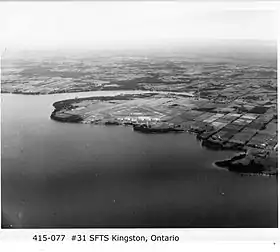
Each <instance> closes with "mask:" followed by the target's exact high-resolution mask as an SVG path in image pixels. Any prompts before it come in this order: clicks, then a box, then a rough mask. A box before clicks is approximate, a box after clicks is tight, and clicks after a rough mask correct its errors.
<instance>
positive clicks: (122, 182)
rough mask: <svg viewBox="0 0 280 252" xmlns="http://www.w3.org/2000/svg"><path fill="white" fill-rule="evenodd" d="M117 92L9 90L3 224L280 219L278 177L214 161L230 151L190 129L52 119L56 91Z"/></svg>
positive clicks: (219, 223) (229, 223) (236, 223)
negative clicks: (205, 143) (214, 147)
mask: <svg viewBox="0 0 280 252" xmlns="http://www.w3.org/2000/svg"><path fill="white" fill-rule="evenodd" d="M110 93H111V92H90V93H82V94H55V95H42V96H31V95H14V94H2V95H1V102H2V103H1V112H2V114H1V117H2V118H1V134H2V136H1V179H2V183H1V185H2V190H1V193H2V218H3V220H2V224H3V225H5V226H6V225H12V226H13V227H17V228H30V227H32V228H37V227H40V228H64V227H67V228H70V227H87V228H90V227H213V228H214V227H277V223H278V219H277V215H278V209H277V206H278V202H277V178H276V177H256V176H253V177H247V176H241V175H239V174H236V173H232V172H228V171H227V170H226V169H220V168H217V167H215V166H213V165H212V164H213V162H214V161H216V160H220V159H224V158H227V157H229V156H231V155H232V154H233V152H231V151H211V150H208V149H205V148H202V147H201V146H200V143H199V142H198V141H197V140H196V138H195V136H194V135H191V134H188V133H182V134H173V133H170V134H142V133H138V132H133V130H132V129H131V128H130V127H123V126H107V127H106V126H96V125H85V124H68V123H60V122H56V121H53V120H51V119H50V114H51V112H52V110H53V107H52V103H53V102H55V101H59V100H62V99H66V98H74V97H76V96H77V95H78V96H79V97H82V96H89V95H93V94H95V95H104V94H106V95H108V94H110ZM117 93H118V92H117Z"/></svg>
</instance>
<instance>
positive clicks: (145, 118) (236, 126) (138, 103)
mask: <svg viewBox="0 0 280 252" xmlns="http://www.w3.org/2000/svg"><path fill="white" fill-rule="evenodd" d="M247 103H248V102H247ZM53 106H54V108H55V110H54V111H53V112H52V114H51V118H52V119H53V120H57V121H61V122H68V123H84V124H99V125H108V126H109V125H124V126H131V127H132V128H133V130H134V131H136V132H140V133H150V134H151V133H168V132H173V133H183V132H191V133H195V134H197V138H198V139H199V140H201V141H202V145H203V146H206V147H207V148H212V149H231V150H236V151H239V152H240V151H242V153H243V154H242V155H237V156H235V157H233V158H232V159H230V160H225V161H217V162H216V165H218V166H221V167H226V168H228V169H229V170H230V171H235V172H240V173H258V174H267V175H276V174H277V171H278V168H277V154H278V148H277V146H278V145H277V110H276V108H275V107H273V106H271V105H266V104H264V105H262V106H260V105H258V104H256V103H254V104H250V105H249V104H247V106H246V107H245V106H244V104H241V103H240V98H239V99H235V100H232V101H231V102H218V101H213V100H212V101H211V100H209V99H205V98H201V97H199V96H198V95H197V94H189V95H187V94H180V93H169V92H161V93H157V92H151V93H139V94H128V93H127V94H119V95H116V96H103V97H87V98H75V99H70V100H64V101H59V102H55V103H54V104H53Z"/></svg>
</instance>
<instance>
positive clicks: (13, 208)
mask: <svg viewBox="0 0 280 252" xmlns="http://www.w3.org/2000/svg"><path fill="white" fill-rule="evenodd" d="M30 4H31V3H22V4H19V3H17V4H15V3H9V4H6V5H5V10H6V11H4V12H3V14H4V15H2V14H1V17H0V23H1V26H0V36H1V42H0V50H1V227H2V228H3V229H25V228H40V229H44V228H277V227H278V116H277V115H278V113H277V27H276V22H277V21H276V20H277V14H276V12H275V11H274V10H273V9H260V8H253V7H252V8H248V7H247V8H229V6H226V5H212V7H211V8H206V7H205V8H204V7H203V6H202V5H201V4H200V5H199V4H194V3H192V4H191V3H190V2H144V3H141V2H137V1H136V2H131V3H128V2H107V1H105V2H104V3H102V2H84V3H80V4H77V3H75V2H60V3H52V2H49V3H48V2H45V3H37V4H36V3H32V6H33V7H32V8H30V6H29V5H30ZM240 6H241V7H242V4H240Z"/></svg>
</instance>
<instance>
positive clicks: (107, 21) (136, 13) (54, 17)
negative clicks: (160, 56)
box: [0, 1, 277, 48]
mask: <svg viewBox="0 0 280 252" xmlns="http://www.w3.org/2000/svg"><path fill="white" fill-rule="evenodd" d="M0 10H1V13H0V46H1V47H2V48H3V47H8V48H13V47H15V48H37V47H42V48H44V47H57V48H59V47H69V48H71V47H95V48H105V47H118V46H123V47H125V46H132V47H133V46H141V45H142V46H143V45H145V46H147V45H157V44H161V43H169V42H174V41H175V42H176V41H196V40H201V41H207V40H211V39H250V40H276V38H277V13H276V11H273V7H272V6H270V5H265V6H264V5H256V4H252V3H250V4H242V3H237V4H235V5H229V4H228V5H223V4H221V3H218V4H211V5H207V4H205V3H202V4H201V3H199V4H195V3H190V2H185V3H184V2H173V3H172V2H161V3H159V2H144V3H143V2H142V3H141V2H130V3H128V2H107V1H106V2H103V3H102V2H82V3H81V2H59V3H54V2H40V3H35V2H29V3H28V2H24V3H20V2H12V3H11V2H4V3H1V4H0Z"/></svg>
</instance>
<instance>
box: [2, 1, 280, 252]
mask: <svg viewBox="0 0 280 252" xmlns="http://www.w3.org/2000/svg"><path fill="white" fill-rule="evenodd" d="M70 3H71V4H79V3H74V2H70ZM70 3H69V4H70ZM5 4H7V2H2V3H0V11H1V6H2V5H5ZM8 4H30V5H31V7H32V5H33V4H45V3H35V2H29V3H21V2H13V3H8ZM47 4H49V5H52V4H59V3H53V2H49V3H47ZM60 4H61V3H60ZM87 4H90V3H89V2H87ZM189 4H191V5H193V6H199V5H200V6H201V8H209V7H210V8H217V7H219V8H228V9H262V10H263V9H277V11H278V18H279V20H278V26H279V24H280V11H279V9H280V8H279V6H280V4H279V2H276V1H274V2H252V1H250V2H245V3H244V2H243V3H241V2H240V1H238V2H230V3H228V2H227V3H225V2H211V3H209V2H206V3H205V2H204V3H203V2H201V1H199V2H198V3H189ZM0 15H1V13H0ZM279 41H280V40H279V34H278V42H279ZM279 54H280V53H279V50H278V58H279V56H280V55H279ZM278 72H279V64H278ZM278 84H279V79H278ZM278 99H279V97H278ZM278 102H279V100H278ZM0 148H1V147H0ZM278 158H279V157H278ZM278 161H279V160H278ZM0 176H1V174H0ZM0 178H1V177H0ZM279 192H280V190H279V186H278V195H279ZM0 206H1V202H0ZM278 211H279V209H278ZM278 216H279V214H278ZM278 226H279V220H278ZM116 233H118V234H122V235H132V234H138V235H146V236H147V235H150V234H157V235H162V234H164V235H173V234H176V235H179V236H180V242H178V243H176V242H169V243H168V242H166V243H164V242H161V243H147V244H141V243H126V244H125V243H116V242H103V243H102V242H95V243H93V242H82V243H81V242H80V243H79V242H73V241H71V239H67V240H65V241H64V242H62V243H59V242H51V241H48V242H35V241H33V240H32V237H33V235H34V234H47V235H52V234H65V235H66V236H67V237H68V238H69V237H70V236H71V235H73V234H87V235H89V234H109V235H110V234H116ZM225 241H227V244H225V243H224V242H225ZM235 241H239V243H234V242H235ZM202 242H203V243H202ZM217 242H218V243H217ZM274 243H276V245H275V244H274ZM279 243H280V232H279V228H278V229H16V230H14V229H11V230H10V229H5V230H1V231H0V248H1V251H6V250H4V249H5V248H6V249H7V251H14V250H15V249H16V250H18V249H22V248H26V249H28V251H38V249H44V250H49V249H51V250H52V251H54V248H59V249H60V250H62V249H63V250H64V249H66V250H71V251H74V250H76V249H77V248H78V249H83V250H84V249H88V250H90V251H93V250H95V249H97V248H98V249H104V250H105V249H114V250H119V249H120V250H122V251H123V250H127V251H131V250H132V249H133V250H136V251H137V250H139V251H140V250H141V251H143V250H144V249H146V248H147V245H148V246H149V247H153V250H159V249H160V250H167V249H168V250H171V249H172V250H175V249H176V250H177V249H182V248H183V249H184V250H187V249H189V248H190V249H201V250H204V251H206V250H207V251H208V250H209V249H210V250H211V249H215V251H216V250H221V251H222V250H223V251H224V250H225V249H226V250H227V251H228V250H229V251H230V250H231V249H232V250H234V251H236V250H237V249H240V247H242V248H244V249H246V247H247V249H250V248H252V247H251V246H252V245H253V249H258V248H259V249H261V250H262V251H263V250H264V249H265V250H267V249H273V248H275V247H278V245H279ZM135 245H136V246H135ZM228 245H230V246H228ZM22 246H24V247H22ZM2 248H3V250H2Z"/></svg>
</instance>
